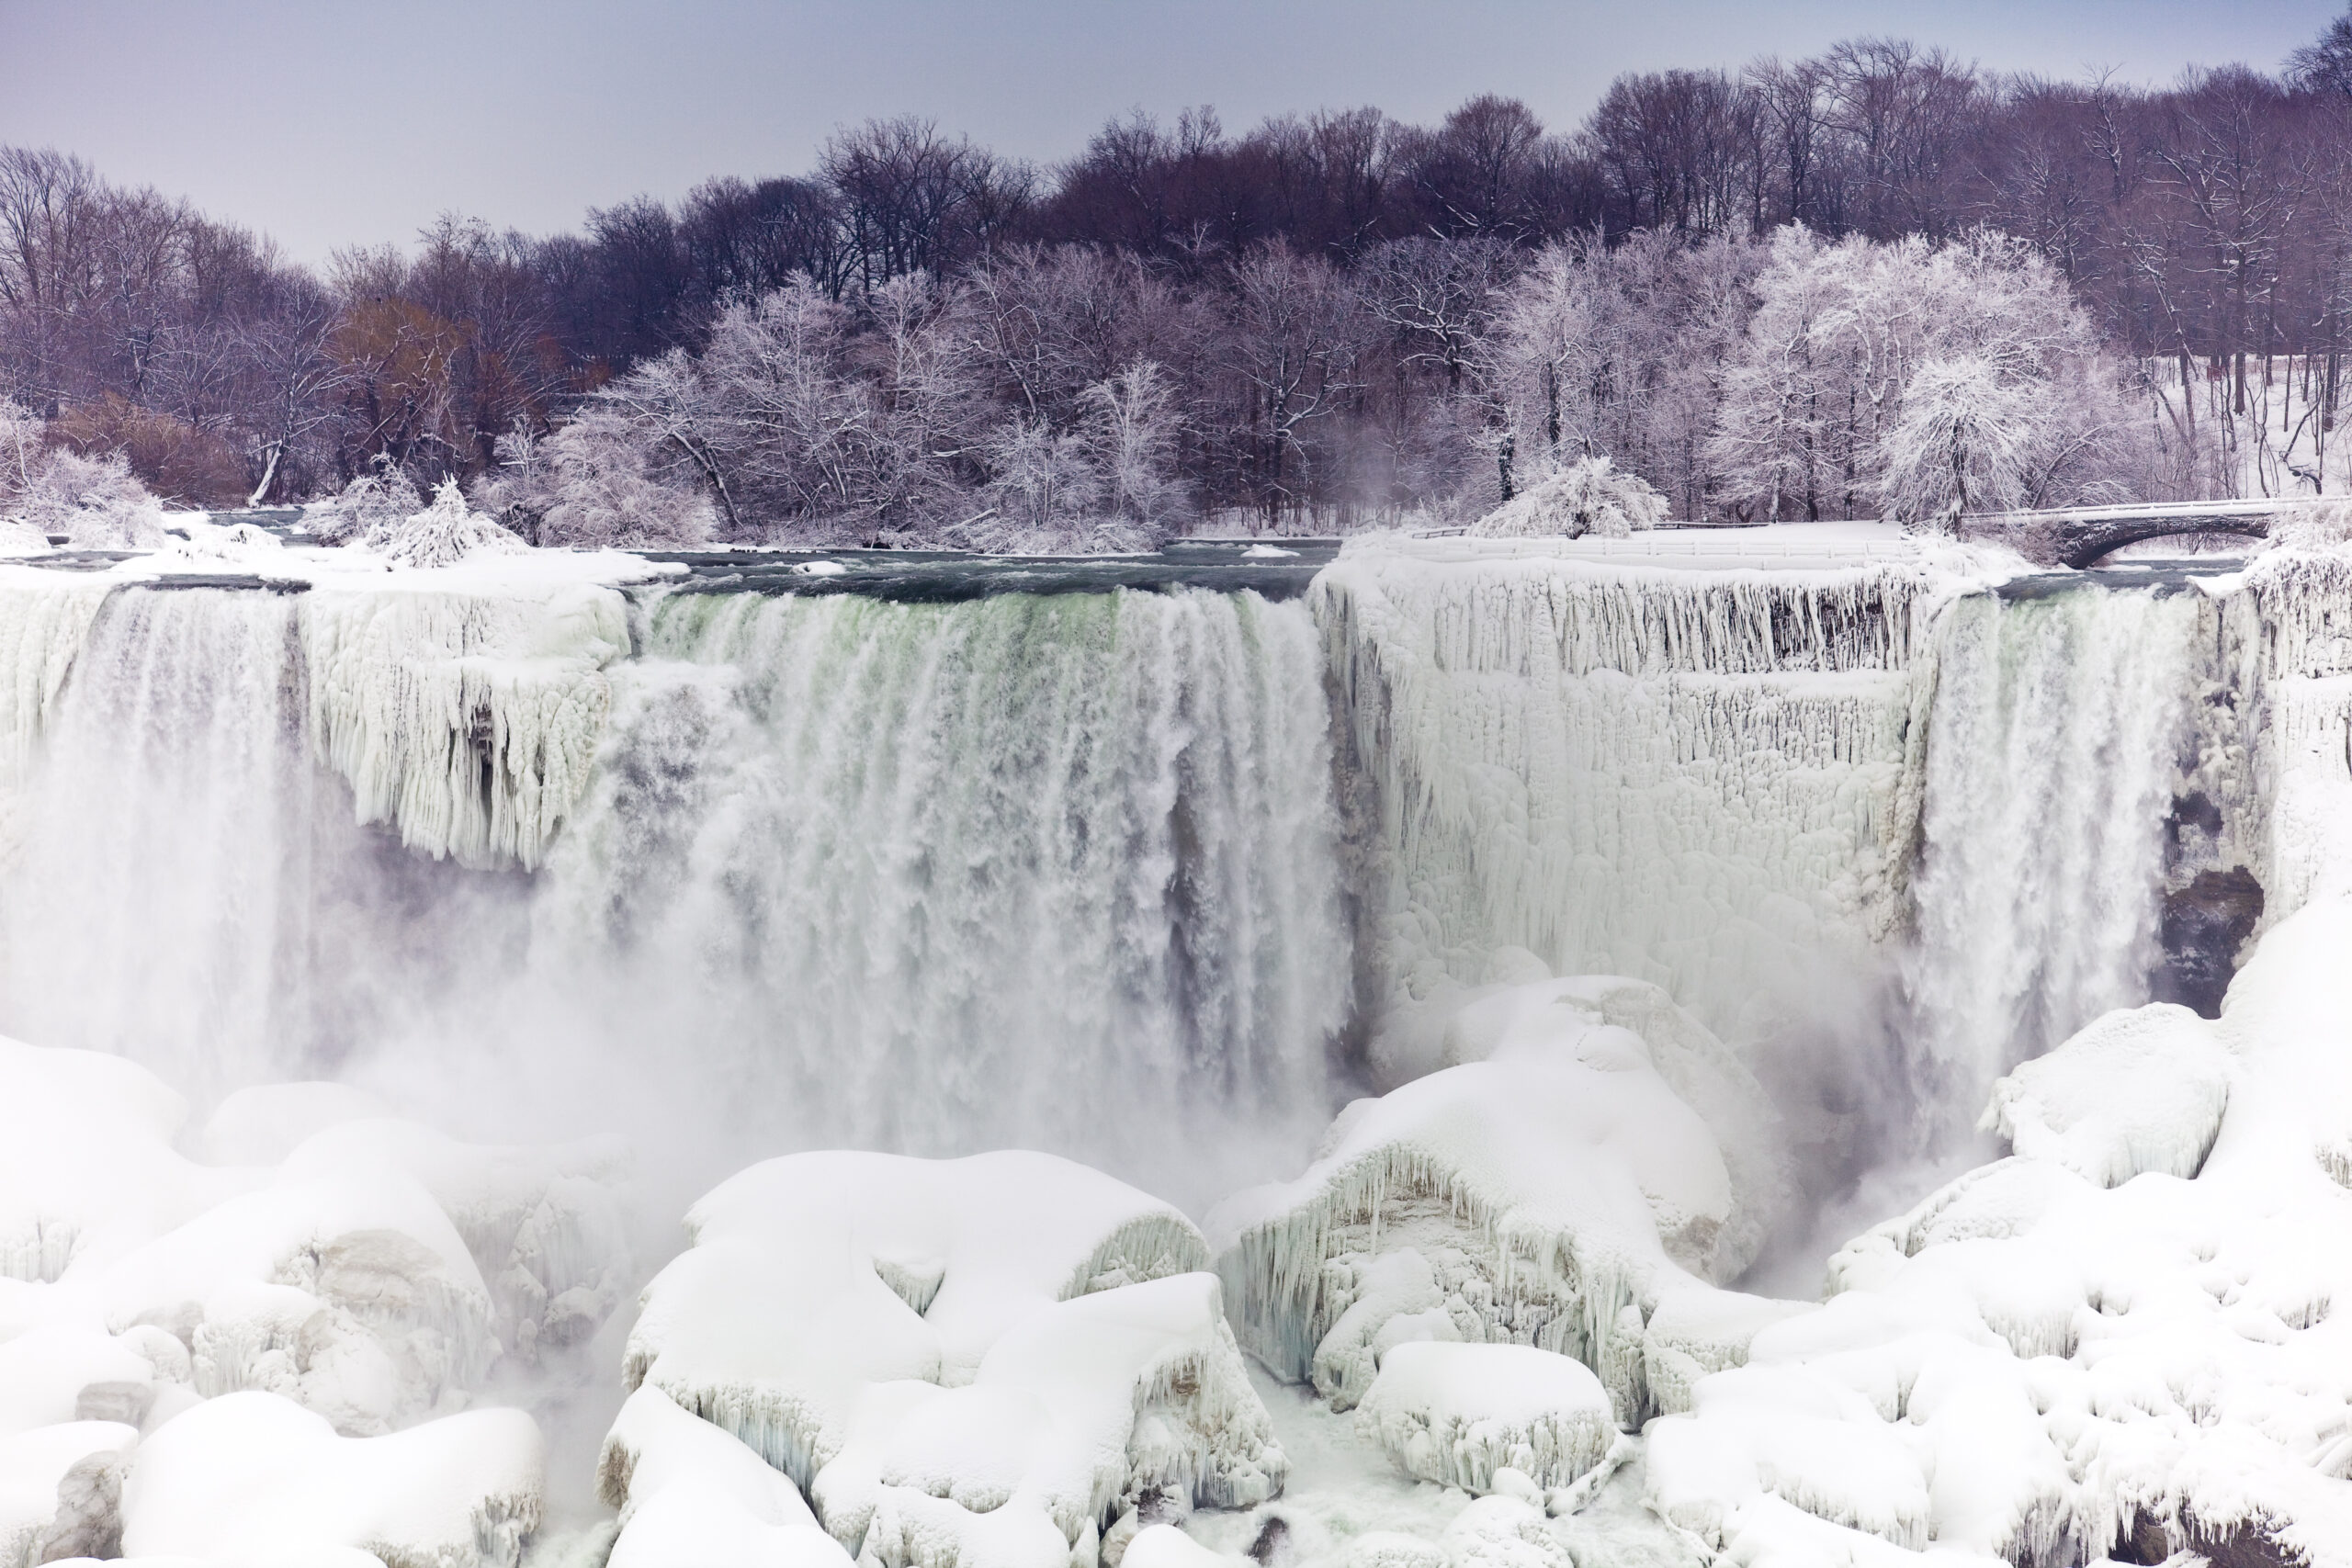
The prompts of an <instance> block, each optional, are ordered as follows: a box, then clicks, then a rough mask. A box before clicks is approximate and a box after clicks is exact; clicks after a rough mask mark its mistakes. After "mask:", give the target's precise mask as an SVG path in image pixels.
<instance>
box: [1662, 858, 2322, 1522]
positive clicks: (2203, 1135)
mask: <svg viewBox="0 0 2352 1568" xmlns="http://www.w3.org/2000/svg"><path fill="white" fill-rule="evenodd" d="M2347 946H2352V903H2347V902H2346V901H2344V900H2341V899H2335V898H2330V899H2324V900H2321V901H2318V902H2315V903H2314V904H2312V905H2311V906H2309V907H2307V908H2304V909H2303V910H2301V911H2300V912H2299V913H2297V914H2295V915H2294V916H2292V917H2290V919H2287V920H2285V921H2283V922H2281V923H2280V924H2278V926H2277V927H2276V928H2274V929H2273V930H2272V931H2271V932H2270V933H2269V934H2268V936H2267V937H2266V938H2265V939H2264V941H2263V942H2262V944H2261V946H2260V948H2259V950H2258V951H2257V953H2256V955H2255V957H2254V959H2253V960H2252V961H2251V962H2250V963H2249V964H2247V965H2246V967H2245V969H2244V970H2243V971H2242V972H2241V973H2240V975H2239V976H2238V978H2237V980H2236V981H2235V982H2234V983H2233V986H2232V987H2231V989H2230V993H2229V998H2228V1000H2227V1003H2226V1005H2225V1007H2224V1010H2223V1012H2222V1018H2221V1019H2220V1021H2206V1020H2202V1019H2199V1018H2197V1017H2195V1016H2193V1015H2191V1014H2189V1013H2188V1012H2186V1011H2185V1010H2181V1009H2178V1008H2173V1007H2165V1006H2161V1005H2159V1006H2154V1007H2150V1008H2146V1009H2142V1010H2137V1011H2134V1012H2128V1013H2120V1014H2115V1015H2110V1016H2109V1017H2108V1018H2105V1019H2102V1020H2100V1021H2098V1023H2096V1024H2094V1025H2093V1026H2092V1027H2091V1028H2090V1029H2087V1030H2086V1031H2084V1032H2082V1033H2080V1034H2078V1035H2076V1036H2075V1038H2074V1039H2072V1040H2070V1041H2068V1042H2067V1043H2064V1045H2062V1046H2060V1047H2059V1048H2058V1049H2057V1050H2056V1051H2054V1052H2052V1054H2051V1055H2048V1056H2046V1057H2044V1058H2042V1059H2041V1060H2040V1061H2038V1062H2035V1063H2033V1064H2031V1065H2030V1066H2029V1067H2028V1068H2026V1069H2024V1070H2023V1071H2021V1072H2020V1073H2019V1074H2018V1075H2017V1076H2016V1077H2012V1078H2010V1079H2008V1080H2006V1081H2005V1082H2004V1083H2003V1084H2002V1085H2001V1086H2000V1088H1999V1089H1998V1090H1996V1098H1995V1103H1994V1110H1993V1112H1992V1114H1993V1117H1994V1119H1995V1120H1996V1122H1998V1124H1999V1125H2000V1126H2001V1127H2002V1128H2003V1130H2004V1131H2005V1133H2006V1134H2007V1135H2008V1136H2009V1137H2010V1138H2011V1139H2012V1141H2013V1145H2014V1147H2015V1151H2016V1152H2015V1153H2014V1155H2013V1156H2011V1157H2009V1158H2008V1159H2006V1160H2003V1161H2001V1162H1999V1163H1997V1164H1995V1165H1991V1166H1987V1167H1985V1168H1980V1169H1978V1170H1975V1171H1973V1172H1971V1173H1970V1174H1969V1175H1968V1176H1966V1177H1963V1178H1962V1179H1960V1180H1959V1181H1956V1182H1954V1183H1952V1184H1951V1186H1949V1187H1947V1188H1945V1189H1944V1190H1941V1191H1939V1192H1938V1193H1936V1194H1934V1195H1933V1196H1931V1197H1930V1198H1929V1199H1928V1201H1925V1202H1923V1203H1922V1204H1920V1205H1919V1206H1918V1207H1917V1209H1915V1210H1913V1211H1912V1212H1911V1213H1908V1214H1905V1215H1903V1216H1901V1217H1899V1218H1897V1219H1895V1220H1892V1221H1889V1222H1888V1223H1886V1224H1883V1225H1880V1226H1878V1227H1876V1228H1875V1229H1874V1230H1872V1231H1871V1232H1870V1233H1868V1234H1867V1235H1863V1236H1861V1237H1860V1238H1858V1239H1857V1240H1855V1241H1854V1242H1852V1243H1850V1244H1849V1246H1848V1247H1846V1249H1845V1250H1844V1251H1843V1252H1842V1253H1841V1254H1840V1255H1839V1256H1838V1258H1836V1259H1835V1260H1834V1262H1833V1266H1832V1270H1831V1285H1832V1293H1831V1295H1830V1296H1829V1298H1828V1299H1827V1301H1826V1303H1824V1304H1823V1305H1821V1306H1819V1307H1816V1308H1813V1309H1810V1310H1808V1311H1805V1312H1804V1313H1802V1314H1796V1315H1792V1316H1788V1317H1785V1318H1783V1319H1782V1320H1781V1321H1779V1322H1776V1323H1769V1324H1766V1325H1763V1326H1761V1327H1759V1328H1758V1329H1756V1330H1755V1332H1754V1333H1753V1335H1752V1337H1751V1338H1750V1340H1749V1343H1748V1344H1747V1349H1746V1355H1745V1363H1744V1365H1739V1366H1736V1367H1733V1368H1730V1369H1728V1370H1725V1371H1719V1372H1716V1373H1714V1374H1713V1375H1710V1376H1706V1377H1704V1378H1702V1379H1701V1380H1700V1381H1698V1382H1697V1383H1696V1384H1695V1387H1694V1389H1693V1391H1692V1404H1691V1410H1690V1412H1689V1413H1688V1414H1687V1415H1673V1416H1666V1417H1664V1418H1662V1419H1661V1420H1659V1421H1657V1422H1656V1423H1655V1424H1653V1425H1652V1426H1651V1427H1650V1428H1649V1434H1648V1436H1649V1444H1648V1447H1649V1452H1648V1467H1649V1477H1650V1483H1651V1485H1652V1487H1653V1490H1654V1500H1655V1502H1656V1503H1657V1506H1658V1507H1660V1508H1661V1509H1662V1510H1663V1511H1664V1512H1665V1513H1666V1514H1667V1516H1668V1517H1670V1518H1672V1519H1674V1520H1676V1521H1677V1522H1678V1523H1679V1524H1681V1525H1682V1526H1684V1527H1686V1528H1688V1529H1692V1530H1694V1531H1696V1532H1698V1533H1699V1534H1701V1535H1702V1536H1703V1537H1705V1538H1706V1539H1707V1540H1709V1541H1710V1542H1711V1543H1712V1544H1713V1546H1715V1547H1717V1548H1719V1549H1721V1550H1724V1551H1727V1552H1729V1553H1731V1554H1732V1555H1734V1556H1735V1557H1736V1558H1737V1559H1738V1560H1740V1561H1744V1562H1811V1561H1823V1560H1826V1559H1831V1558H1833V1557H1843V1556H1847V1555H1851V1557H1852V1559H1853V1560H1854V1561H1857V1562H1860V1561H1876V1560H1878V1558H1876V1557H1872V1556H1871V1555H1870V1553H1871V1552H1872V1551H1876V1552H1879V1553H1880V1554H1881V1555H1882V1556H1883V1558H1884V1560H1885V1561H1888V1562H1894V1561H1898V1560H1901V1559H1903V1558H1904V1557H1905V1554H1908V1553H1911V1552H1917V1551H1928V1550H1929V1549H1934V1550H1936V1551H1945V1552H1951V1553H1959V1554H1962V1555H1963V1557H1964V1556H1965V1554H1970V1553H1973V1554H1975V1559H1976V1560H1978V1561H1990V1560H1993V1559H1996V1558H1997V1559H2006V1560H2007V1561H2009V1562H2016V1563H2021V1564H2029V1565H2039V1564H2060V1563H2072V1562H2082V1561H2085V1560H2086V1559H2088V1558H2096V1557H2098V1556H2100V1555H2101V1554H2103V1553H2106V1552H2109V1551H2117V1552H2130V1553H2131V1554H2133V1555H2132V1556H2131V1560H2132V1561H2140V1562H2153V1561H2156V1560H2157V1559H2158V1558H2160V1557H2162V1556H2164V1555H2165V1553H2167V1552H2171V1551H2198V1552H2201V1553H2203V1554H2205V1555H2206V1556H2209V1557H2211V1558H2212V1559H2214V1560H2215V1561H2218V1562H2301V1563H2308V1564H2315V1565H2316V1564H2329V1563H2340V1562H2352V1495H2347V1488H2346V1484H2345V1482H2344V1480H2343V1479H2342V1477H2343V1476H2344V1475H2345V1474H2346V1470H2347V1468H2352V1432H2347V1425H2346V1397H2347V1390H2346V1384H2345V1382H2344V1373H2343V1369H2344V1367H2345V1366H2346V1364H2347V1359H2346V1348H2345V1345H2344V1343H2343V1341H2344V1338H2345V1336H2346V1334H2347V1333H2352V1326H2346V1320H2345V1319H2344V1318H2342V1317H2341V1316H2340V1315H2339V1314H2335V1311H2334V1307H2335V1303H2337V1302H2339V1301H2341V1300H2344V1299H2346V1292H2347V1291H2352V1273H2347V1270H2346V1262H2345V1260H2346V1258H2352V1235H2346V1212H2345V1188H2346V1185H2347V1183H2352V1157H2347V1154H2346V1151H2347V1149H2352V1076H2347V1070H2346V1066H2345V1064H2346V1061H2347V1060H2352V1052H2348V1051H2347V1047H2348V1046H2352V985H2347V983H2346V979H2345V978H2344V976H2345V970H2344V966H2343V964H2342V962H2341V955H2342V954H2343V953H2344V952H2345V951H2346V948H2347ZM1864 1537H1871V1538H1875V1539H1876V1540H1877V1541H1878V1542H1881V1543H1883V1546H1871V1544H1870V1543H1869V1542H1868V1541H1865V1540H1862V1539H1860V1538H1864ZM1887 1548H1895V1549H1900V1551H1896V1552H1893V1553H1888V1552H1887V1551H1886V1550H1885V1549H1887Z"/></svg>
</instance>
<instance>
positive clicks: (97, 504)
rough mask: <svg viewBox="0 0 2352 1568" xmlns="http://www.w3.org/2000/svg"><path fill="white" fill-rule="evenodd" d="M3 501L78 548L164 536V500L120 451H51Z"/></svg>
mask: <svg viewBox="0 0 2352 1568" xmlns="http://www.w3.org/2000/svg"><path fill="white" fill-rule="evenodd" d="M6 507H7V510H8V513H9V514H10V515H11V516H13V517H14V519H15V520H16V521H17V522H18V523H20V524H22V525H27V526H28V527H31V528H33V529H35V530H38V531H39V532H40V533H41V534H44V535H57V534H62V535H63V536H65V539H66V542H67V544H68V545H69V546H70V547H73V548H74V549H77V550H144V549H153V548H154V547H156V546H158V545H161V544H162V543H163V542H164V506H163V502H159V501H157V500H156V499H155V498H154V497H153V495H151V494H149V493H148V491H147V487H146V486H145V485H143V484H141V483H140V482H139V480H138V479H136V478H135V477H134V476H133V475H132V474H131V471H130V460H129V459H127V458H125V457H123V456H122V455H121V454H120V453H119V452H114V453H108V454H107V455H106V456H104V457H84V456H83V455H82V454H80V453H78V452H73V451H66V450H62V449H61V450H58V451H54V452H51V454H50V455H49V456H48V457H46V458H44V459H43V460H42V461H41V463H40V466H39V467H38V468H34V469H33V471H32V474H31V478H30V481H29V482H28V484H27V485H26V487H25V489H24V490H23V491H22V492H21V493H19V494H18V495H17V496H16V497H15V498H14V499H13V500H11V501H9V502H6Z"/></svg>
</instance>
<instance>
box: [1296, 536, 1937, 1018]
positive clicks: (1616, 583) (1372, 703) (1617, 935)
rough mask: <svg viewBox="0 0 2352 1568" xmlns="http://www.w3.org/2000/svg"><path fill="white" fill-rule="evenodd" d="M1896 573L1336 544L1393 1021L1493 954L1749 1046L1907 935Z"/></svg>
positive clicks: (1908, 803)
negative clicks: (1828, 970) (1798, 1000)
mask: <svg viewBox="0 0 2352 1568" xmlns="http://www.w3.org/2000/svg"><path fill="white" fill-rule="evenodd" d="M1930 598H1931V585H1930V583H1929V581H1928V577H1927V576H1926V575H1925V574H1923V573H1922V572H1921V571H1919V570H1917V569H1916V568H1913V567H1909V566H1883V567H1855V568H1850V569H1846V570H1807V571H1793V570H1792V571H1735V572H1695V571H1693V572H1681V571H1673V570H1657V569H1656V568H1638V567H1631V566H1620V565H1614V564H1610V563H1607V562H1600V561H1594V560H1580V559H1577V558H1571V557H1566V556H1561V555H1557V554H1550V553H1545V552H1543V551H1540V550H1535V549H1532V548H1529V547H1522V546H1511V545H1507V544H1503V543H1501V542H1487V541H1442V542H1437V543H1428V544H1424V543H1402V542H1394V541H1385V540H1384V541H1364V542H1361V543H1351V545H1350V547H1348V548H1347V549H1346V550H1345V551H1343V552H1342V554H1341V555H1340V558H1339V559H1338V560H1337V561H1336V562H1334V563H1333V564H1332V565H1331V566H1330V567H1329V568H1328V569H1326V570H1325V571H1324V572H1323V573H1322V574H1321V575H1320V576H1319V577H1318V578H1317V581H1316V584H1315V588H1314V591H1313V594H1312V599H1313V603H1314V605H1315V609H1316V615H1317V620H1318V621H1319V622H1320V624H1321V625H1322V626H1323V630H1324V636H1325V639H1326V648H1327V650H1328V651H1327V657H1328V660H1329V665H1330V668H1331V671H1332V672H1333V677H1334V679H1335V680H1336V681H1337V682H1338V683H1339V694H1340V704H1341V709H1340V726H1341V736H1342V740H1343V743H1344V745H1345V747H1346V749H1347V753H1348V755H1347V761H1349V762H1350V763H1351V765H1352V767H1353V768H1354V769H1355V770H1357V772H1358V773H1359V774H1360V775H1361V777H1362V778H1363V781H1364V787H1365V788H1366V790H1367V791H1368V794H1367V795H1366V796H1365V798H1364V799H1363V800H1362V801H1361V802H1360V803H1359V807H1360V809H1359V818H1360V821H1359V824H1358V827H1357V839H1358V841H1359V845H1360V848H1361V849H1362V851H1363V854H1364V857H1365V860H1366V864H1365V865H1364V866H1363V872H1362V875H1363V880H1364V884H1365V888H1366V894H1367V897H1368V898H1369V900H1370V908H1369V909H1368V911H1367V913H1366V915H1365V917H1364V919H1363V924H1362V926H1361V932H1360V934H1361V935H1362V936H1363V938H1364V939H1366V940H1368V941H1369V942H1370V943H1371V947H1372V952H1371V954H1370V956H1371V960H1372V964H1373V966H1374V972H1375V975H1376V977H1377V979H1378V982H1379V984H1380V985H1381V986H1382V987H1383V988H1384V990H1385V992H1386V996H1385V998H1384V999H1385V1000H1390V1001H1393V1002H1410V1001H1418V1000H1424V999H1428V998H1431V997H1433V996H1436V995H1437V994H1439V993H1440V992H1442V990H1443V989H1444V987H1446V986H1447V985H1448V984H1449V983H1451V984H1456V985H1461V984H1475V983H1476V982H1478V981H1480V980H1482V979H1484V978H1485V977H1486V976H1487V968H1488V965H1489V964H1490V962H1491V959H1492V956H1493V954H1494V953H1496V952H1497V951H1498V949H1502V948H1507V947H1517V948H1523V949H1526V950H1528V951H1530V952H1532V953H1534V954H1535V955H1536V956H1537V957H1538V958H1540V959H1541V960H1543V962H1544V964H1547V965H1548V966H1550V967H1551V968H1552V969H1554V970H1555V971H1558V972H1562V973H1577V972H1600V973H1613V974H1626V975H1632V976H1636V977H1638V978H1642V979H1646V980H1651V981H1655V982H1657V983H1661V984H1667V985H1669V986H1670V987H1671V988H1672V989H1673V992H1674V995H1675V998H1676V999H1677V1000H1678V1001H1680V1002H1682V1003H1684V1004H1685V1005H1688V1006H1691V1007H1693V1008H1695V1009H1696V1010H1698V1012H1699V1013H1700V1015H1701V1016H1702V1018H1704V1019H1706V1020H1707V1021H1709V1022H1710V1023H1711V1024H1713V1025H1714V1026H1715V1027H1717V1028H1721V1029H1730V1028H1731V1027H1732V1026H1735V1025H1736V1026H1738V1027H1739V1030H1740V1032H1744V1033H1746V1032H1754V1029H1755V1027H1757V1026H1760V1025H1761V1024H1762V1023H1765V1022H1769V1021H1770V1020H1771V1019H1772V1018H1773V1017H1774V1016H1775V1015H1776V1014H1781V1013H1785V1012H1786V1011H1787V1010H1788V1007H1787V1005H1786V1002H1787V998H1786V997H1785V996H1784V995H1781V994H1780V993H1781V990H1782V989H1784V987H1785V983H1786V982H1787V981H1788V979H1789V977H1790V976H1792V975H1793V974H1795V973H1797V972H1800V971H1803V970H1806V969H1809V968H1812V967H1815V966H1817V965H1819V964H1823V963H1825V962H1826V963H1829V964H1838V963H1859V962H1860V961H1861V960H1862V958H1863V957H1864V955H1865V954H1866V953H1867V952H1868V950H1869V949H1870V947H1871V944H1872V943H1874V942H1879V941H1882V940H1883V939H1885V938H1886V937H1887V936H1888V935H1890V934H1891V933H1892V932H1893V931H1894V929H1895V927H1896V925H1897V923H1898V921H1899V920H1900V919H1901V916H1902V913H1903V907H1904V906H1903V897H1904V891H1905V888H1904V878H1905V863H1906V859H1907V856H1908V853H1909V848H1910V841H1911V835H1912V831H1913V828H1914V825H1915V822H1916V813H1917V799H1916V795H1915V793H1913V792H1910V791H1906V789H1905V781H1906V773H1905V769H1906V762H1907V761H1911V760H1914V759H1915V758H1916V748H1917V741H1918V739H1920V737H1919V734H1918V727H1917V724H1916V722H1915V719H1916V713H1915V708H1916V706H1917V699H1918V698H1919V696H1920V693H1919V691H1918V690H1917V687H1916V685H1915V682H1913V681H1912V679H1911V677H1910V674H1909V671H1910V670H1911V668H1912V666H1913V664H1914V662H1915V660H1916V658H1917V648H1918V644H1919V641H1920V638H1921V635H1922V634H1923V632H1924V631H1925V629H1926V620H1927V609H1928V604H1929V602H1930Z"/></svg>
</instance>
